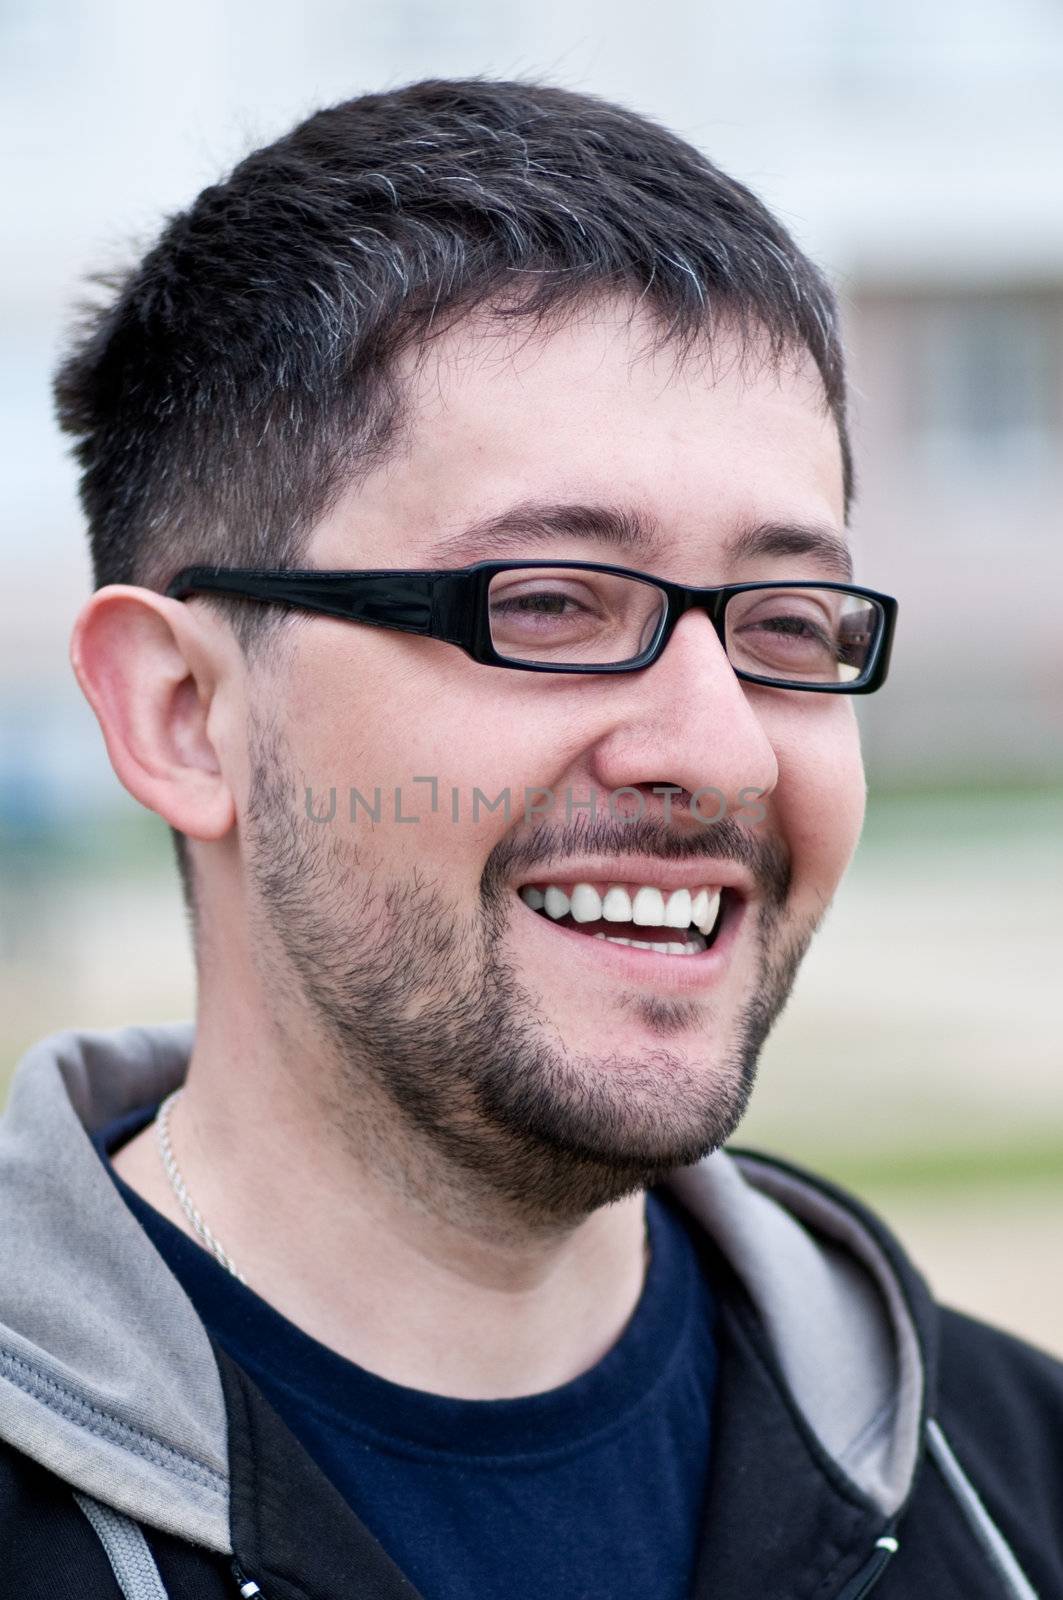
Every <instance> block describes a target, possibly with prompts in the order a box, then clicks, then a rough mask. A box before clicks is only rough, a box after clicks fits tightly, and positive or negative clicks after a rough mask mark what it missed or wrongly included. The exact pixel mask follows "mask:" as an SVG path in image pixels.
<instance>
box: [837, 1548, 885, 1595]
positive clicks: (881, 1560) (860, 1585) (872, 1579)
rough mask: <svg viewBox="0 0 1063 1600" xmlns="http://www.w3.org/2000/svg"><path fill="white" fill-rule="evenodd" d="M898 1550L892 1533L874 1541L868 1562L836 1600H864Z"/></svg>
mask: <svg viewBox="0 0 1063 1600" xmlns="http://www.w3.org/2000/svg"><path fill="white" fill-rule="evenodd" d="M899 1548H900V1545H899V1543H898V1541H897V1539H895V1538H894V1536H893V1534H892V1533H889V1532H887V1533H884V1534H882V1536H881V1537H880V1538H878V1539H876V1540H875V1548H874V1550H873V1552H872V1554H871V1559H870V1561H867V1562H865V1563H864V1565H863V1566H862V1567H861V1568H860V1571H859V1572H858V1573H857V1574H856V1577H855V1578H850V1580H849V1582H848V1583H847V1584H846V1585H845V1588H844V1589H843V1590H842V1591H841V1593H840V1594H839V1595H838V1596H837V1600H864V1596H865V1595H867V1594H870V1593H871V1591H872V1589H873V1588H874V1587H875V1585H876V1583H877V1582H878V1580H879V1579H880V1578H881V1576H882V1574H883V1573H884V1572H885V1570H886V1567H887V1564H888V1563H889V1562H890V1561H891V1560H892V1558H893V1557H894V1556H895V1555H896V1554H897V1551H898V1549H899Z"/></svg>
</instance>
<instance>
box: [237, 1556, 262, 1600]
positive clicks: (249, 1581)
mask: <svg viewBox="0 0 1063 1600" xmlns="http://www.w3.org/2000/svg"><path fill="white" fill-rule="evenodd" d="M232 1574H233V1577H234V1578H235V1579H236V1582H237V1584H238V1585H239V1589H240V1593H241V1595H243V1600H255V1596H256V1595H257V1596H258V1597H259V1600H266V1596H265V1595H264V1594H263V1593H262V1590H261V1589H260V1588H259V1586H258V1584H257V1583H256V1582H255V1580H254V1578H249V1577H248V1576H247V1573H246V1572H245V1571H244V1569H243V1567H242V1566H241V1565H240V1563H239V1561H236V1560H234V1561H233V1564H232Z"/></svg>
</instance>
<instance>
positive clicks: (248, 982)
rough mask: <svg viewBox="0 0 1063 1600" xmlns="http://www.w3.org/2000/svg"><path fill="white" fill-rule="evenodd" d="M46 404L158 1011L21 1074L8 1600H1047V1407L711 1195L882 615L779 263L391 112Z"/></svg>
mask: <svg viewBox="0 0 1063 1600" xmlns="http://www.w3.org/2000/svg"><path fill="white" fill-rule="evenodd" d="M57 394H58V400H59V407H60V415H61V418H62V422H63V425H64V427H65V428H66V429H67V430H68V431H69V432H70V433H71V434H73V435H74V437H75V438H76V439H77V441H78V445H77V449H78V454H79V458H80V461H81V464H82V467H83V474H84V476H83V496H84V504H85V507H86V511H87V514H88V519H89V526H90V535H91V539H92V548H93V555H94V561H95V572H96V580H97V585H98V587H97V589H96V592H95V594H94V595H93V596H92V598H91V599H90V600H89V601H88V602H87V603H86V605H85V607H84V609H83V611H82V613H81V615H80V616H79V618H78V622H77V626H76V628H75V632H74V637H73V645H72V659H73V663H74V667H75V670H76V672H77V675H78V678H79V681H80V683H81V685H82V688H83V689H84V692H85V694H86V695H87V697H88V699H89V701H90V702H91V704H92V706H93V709H94V711H95V713H96V715H97V717H98V719H99V722H100V726H101V730H102V732H103V736H104V738H105V740H106V743H107V748H108V752H109V755H110V758H111V761H112V763H113V765H114V768H115V771H116V773H117V774H118V776H119V778H120V779H121V781H122V783H123V784H124V785H125V787H126V788H127V789H128V790H129V791H130V793H132V794H133V795H135V796H136V798H137V799H138V800H139V801H140V802H141V803H142V804H144V805H146V806H148V807H150V808H151V809H152V810H154V811H156V812H158V814H159V815H160V816H162V817H164V818H165V819H166V821H167V823H168V824H169V825H170V827H171V828H172V829H173V830H174V834H175V839H176V841H177V846H178V857H179V861H180V863H181V867H182V871H183V874H184V879H185V887H186V895H187V899H188V904H189V909H190V912H191V915H192V918H193V924H194V936H195V951H196V964H197V974H198V1003H197V1014H196V1022H195V1027H194V1029H193V1028H192V1027H191V1026H177V1025H174V1026H169V1027H155V1028H126V1029H121V1030H117V1031H115V1032H113V1033H65V1034H59V1035H56V1036H55V1037H53V1038H51V1039H48V1040H45V1041H44V1042H43V1043H41V1044H40V1045H39V1046H37V1047H36V1048H35V1049H34V1050H32V1051H31V1052H30V1053H29V1055H28V1056H27V1058H26V1059H25V1061H24V1062H23V1063H22V1064H21V1066H20V1068H19V1071H18V1074H17V1077H16V1079H15V1083H14V1088H13V1090H12V1094H11V1101H10V1106H9V1109H8V1112H7V1114H6V1118H5V1121H4V1123H3V1127H2V1130H0V1208H2V1213H3V1218H4V1229H3V1235H2V1243H0V1266H2V1277H0V1281H2V1283H3V1289H2V1291H0V1296H2V1298H0V1305H2V1313H3V1314H2V1317H0V1378H2V1381H3V1387H2V1389H0V1438H2V1440H3V1441H4V1443H3V1449H2V1452H0V1544H2V1548H3V1554H4V1571H5V1573H6V1575H7V1577H6V1582H7V1585H8V1588H7V1591H6V1592H10V1593H12V1594H19V1595H42V1596H43V1595H64V1596H65V1595H71V1596H73V1595H74V1594H77V1595H78V1596H79V1597H80V1596H88V1595H92V1596H94V1597H95V1596H101V1597H102V1596H108V1597H114V1596H117V1595H125V1596H127V1597H131V1596H138V1597H139V1596H145V1597H147V1596H152V1597H155V1600H157V1597H159V1596H162V1595H168V1596H171V1597H173V1600H180V1597H186V1596H189V1597H190V1596H195V1597H196V1600H214V1597H217V1600H221V1597H223V1596H235V1595H236V1594H238V1593H239V1594H243V1595H245V1596H254V1595H259V1594H261V1595H264V1596H266V1597H267V1600H278V1597H294V1596H307V1597H310V1596H313V1597H315V1600H317V1597H319V1600H325V1597H329V1600H333V1597H337V1600H338V1597H346V1596H350V1597H352V1600H353V1597H355V1596H359V1597H360V1596H374V1597H379V1600H385V1597H396V1600H397V1597H399V1596H403V1595H405V1596H414V1595H417V1594H420V1595H423V1596H425V1597H430V1600H441V1597H448V1600H450V1597H457V1596H471V1595H475V1596H477V1597H481V1596H502V1595H505V1596H509V1597H521V1600H524V1597H527V1600H531V1597H536V1600H542V1597H546V1596H554V1595H573V1596H575V1595H579V1596H585V1597H588V1600H590V1597H594V1600H626V1597H628V1596H631V1597H634V1596H636V1595H637V1596H640V1597H644V1596H653V1597H655V1600H680V1597H686V1596H690V1595H697V1596H705V1597H707V1596H709V1595H711V1596H713V1597H714V1600H730V1597H739V1596H741V1597H743V1600H748V1597H753V1596H755V1597H757V1600H765V1597H777V1600H782V1597H787V1600H796V1597H798V1596H802V1597H805V1596H807V1597H812V1596H817V1597H823V1600H843V1597H844V1600H855V1597H856V1596H864V1595H866V1594H869V1593H870V1592H871V1591H872V1589H877V1591H878V1594H879V1595H880V1596H881V1597H882V1600H908V1597H915V1596H919V1597H926V1596H934V1597H935V1600H947V1597H953V1596H955V1597H960V1596H962V1597H963V1600H981V1597H985V1600H990V1597H1000V1596H1003V1595H1010V1596H1026V1597H1028V1596H1031V1595H1034V1594H1040V1595H1042V1596H1049V1595H1060V1594H1063V1509H1061V1508H1063V1430H1061V1423H1063V1373H1061V1370H1060V1368H1059V1367H1058V1366H1057V1365H1056V1364H1055V1363H1053V1362H1052V1361H1051V1360H1049V1358H1048V1357H1046V1356H1042V1355H1041V1354H1040V1353H1038V1352H1036V1351H1034V1350H1032V1349H1029V1348H1027V1347H1025V1346H1023V1345H1021V1344H1020V1343H1018V1342H1016V1341H1014V1340H1012V1339H1010V1338H1007V1337H1006V1336H1004V1335H1002V1334H999V1333H996V1332H993V1331H991V1330H988V1329H986V1328H983V1327H981V1326H979V1325H978V1324H976V1323H973V1322H971V1321H969V1320H968V1319H966V1318H963V1317H961V1316H958V1315H956V1314H954V1313H950V1312H944V1311H942V1310H940V1309H939V1308H938V1307H936V1306H935V1305H934V1303H933V1302H932V1300H931V1298H930V1296H929V1294H928V1291H927V1289H926V1287H925V1285H924V1284H923V1283H922V1281H921V1279H920V1278H919V1276H918V1274H917V1273H916V1272H915V1271H914V1269H913V1268H912V1266H911V1265H910V1264H909V1263H908V1262H907V1261H906V1259H905V1258H904V1256H903V1254H902V1252H901V1250H900V1248H899V1246H898V1245H897V1244H896V1243H895V1241H893V1240H892V1239H891V1237H890V1236H889V1234H888V1233H887V1232H886V1230H885V1229H884V1228H883V1227H882V1225H881V1224H880V1223H879V1222H878V1221H877V1220H876V1219H875V1218H873V1217H872V1216H870V1215H869V1214H868V1213H867V1212H866V1211H865V1210H863V1209H862V1208H861V1207H860V1205H859V1204H858V1203H856V1202H855V1201H853V1200H851V1199H850V1198H849V1197H847V1196H845V1195H843V1194H841V1193H839V1192H838V1191H837V1190H835V1189H833V1188H832V1187H831V1186H830V1185H828V1184H825V1183H823V1182H821V1181H820V1180H818V1179H816V1178H813V1177H811V1176H810V1175H808V1174H805V1173H802V1172H799V1171H797V1170H795V1169H793V1168H790V1167H788V1166H786V1165H784V1164H782V1163H780V1162H778V1161H774V1160H769V1159H768V1158H766V1157H762V1156H757V1155H753V1154H749V1153H747V1154H744V1155H737V1154H734V1153H732V1152H729V1151H725V1150H723V1149H722V1148H721V1146H723V1145H724V1144H725V1142H726V1141H728V1140H729V1139H730V1138H731V1136H732V1135H733V1133H734V1131H735V1129H736V1127H737V1125H738V1123H739V1121H740V1119H741V1116H742V1113H743V1111H744V1109H745V1106H746V1104H747V1101H748V1097H749V1093H750V1089H751V1086H752V1082H753V1077H754V1073H755V1069H756V1062H757V1058H758V1054H759V1051H760V1047H761V1045H762V1043H763V1040H764V1038H765V1036H766V1034H767V1033H768V1031H769V1029H770V1028H771V1026H772V1024H773V1022H774V1020H775V1018H776V1017H777V1016H778V1014H779V1012H780V1010H781V1008H782V1007H783V1005H784V1004H785V1002H786V999H787V996H788V994H789V992H790V988H791V986H792V983H793V980H794V976H795V974H796V971H797V969H798V966H799V964H800V961H801V957H802V955H803V953H804V951H805V949H806V948H807V946H808V943H809V941H810V939H811V938H812V936H813V933H814V931H815V929H816V927H817V925H818V923H819V921H820V920H821V918H822V916H823V914H824V911H825V909H826V907H827V906H828V905H829V903H830V900H831V897H832V895H833V893H834V890H835V888H836V886H837V884H838V881H839V879H840V877H841V875H842V873H843V872H844V870H845V867H846V865H847V863H848V861H849V859H850V857H851V855H852V852H853V850H854V848H855V846H856V842H857V838H858V835H859V832H860V827H861V822H862V816H863V805H864V780H863V774H862V768H861V761H860V752H859V744H858V737H857V728H856V723H855V719H854V715H853V704H854V702H853V700H852V694H853V693H858V692H866V691H868V690H870V689H873V688H875V687H877V686H878V685H879V684H880V683H881V682H882V679H883V677H884V674H885V670H886V665H887V660H888V654H889V648H890V638H891V632H892V625H893V614H894V603H893V601H892V600H891V599H890V598H889V597H888V596H883V595H881V594H879V593H878V592H877V591H874V590H870V589H867V588H866V587H864V586H863V585H861V584H857V583H855V582H854V581H853V579H852V575H851V572H850V568H849V555H848V546H847V540H846V533H845V529H846V520H847V513H848V505H849V499H850V494H851V485H852V474H851V467H850V457H849V444H848V437H847V432H846V424H845V386H844V376H843V363H842V355H841V351H840V347H839V341H838V331H837V316H836V308H835V305H834V303H833V300H832V298H831V295H830V292H829V290H828V289H827V287H826V286H825V284H824V282H823V280H822V279H821V277H820V276H819V274H818V273H817V272H816V270H815V269H814V268H813V267H812V266H811V265H810V263H809V262H808V261H806V260H805V259H804V258H803V257H802V255H801V254H800V253H799V252H798V250H797V249H796V247H795V246H794V244H793V242H792V241H791V240H790V239H789V237H788V236H787V235H786V234H785V232H784V231H783V230H782V229H781V228H780V227H779V225H778V224H777V223H776V222H775V221H774V220H773V219H772V218H771V217H770V216H769V215H768V213H767V212H766V211H765V210H764V208H763V207H762V206H761V205H760V203H759V202H758V201H756V200H755V199H754V197H753V196H752V195H750V194H749V193H748V192H747V191H746V190H745V189H743V188H742V187H741V186H740V185H738V184H736V183H734V182H733V181H732V180H730V179H729V178H727V177H726V176H724V175H723V174H722V173H720V172H719V171H718V170H717V169H715V168H714V167H712V166H711V165H710V164H709V163H708V162H707V161H705V160H704V159H703V158H702V157H701V156H699V155H698V154H697V153H696V152H695V151H694V150H692V149H691V148H690V147H689V146H687V145H685V144H683V143H682V142H680V141H679V140H677V139H675V138H674V137H672V136H670V135H669V134H667V133H666V132H664V131H663V130H661V129H660V128H658V127H656V126H654V125H653V124H651V123H649V122H646V121H644V120H643V119H641V118H639V117H636V116H634V115H632V114H630V113H628V112H627V111H624V110H622V109H620V108H618V107H615V106H610V105H606V104H603V103H601V102H599V101H597V100H594V99H591V98H586V97H582V96H578V95H574V94H569V93H564V92H561V91H558V90H553V89H548V88H541V87H532V86H528V85H519V84H506V83H489V82H482V81H476V82H467V83H457V82H456V83H423V84H419V85H414V86H413V87H411V88H408V89H404V90H401V91H397V92H394V93H391V94H385V95H380V96H369V97H365V98H363V99H360V100H355V101H352V102H350V103H349V104H346V105H341V106H337V107H335V108H333V109H331V110H329V111H324V112H321V113H319V114H318V115H316V116H314V117H312V118H311V119H310V120H309V121H308V122H306V123H305V124H304V125H303V126H301V127H300V128H297V129H296V130H295V131H294V132H293V133H292V134H290V135H289V136H288V137H286V138H285V139H282V140H280V141H278V142H277V143H276V144H274V145H272V146H270V147H269V148H267V149H264V150H260V151H258V152H256V153H255V154H253V155H252V156H251V157H249V158H248V159H247V160H246V161H245V162H243V163H242V165H241V166H239V167H238V168H237V169H236V171H235V172H234V173H233V175H232V176H231V177H230V179H229V180H228V181H227V182H226V183H223V184H221V185H219V186H217V187H214V188H211V189H208V190H206V191H205V192H204V193H203V194H202V195H200V197H199V198H198V200H197V201H196V202H195V204H194V205H193V206H192V207H191V208H190V209H189V210H188V211H187V212H186V213H184V214H183V215H180V216H178V217H176V218H174V219H173V220H172V221H171V222H170V223H169V225H168V226H167V228H166V230H165V232H164V233H163V235H162V237H161V239H160V241H159V243H158V244H157V245H156V247H155V248H154V249H153V250H152V251H151V252H150V254H149V255H147V256H146V257H145V259H144V260H143V262H141V263H140V264H139V266H138V267H136V269H135V270H133V271H132V272H131V273H130V274H129V275H128V277H127V278H126V279H125V281H124V282H123V283H122V284H121V285H119V286H118V289H117V293H116V297H115V299H114V301H113V303H112V304H111V305H109V306H108V307H105V308H104V309H102V310H101V311H100V312H99V313H98V314H96V315H95V316H94V317H93V318H92V319H91V321H90V323H89V325H88V326H87V328H86V330H85V332H84V335H83V336H82V337H81V339H80V340H79V341H78V342H77V344H76V346H75V347H74V348H73V350H72V351H71V353H70V354H69V357H68V359H67V360H66V363H65V365H64V366H63V368H62V370H61V372H60V374H59V378H58V382H57ZM293 574H295V576H293ZM321 574H324V576H321ZM841 1066H842V1064H839V1070H841Z"/></svg>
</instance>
